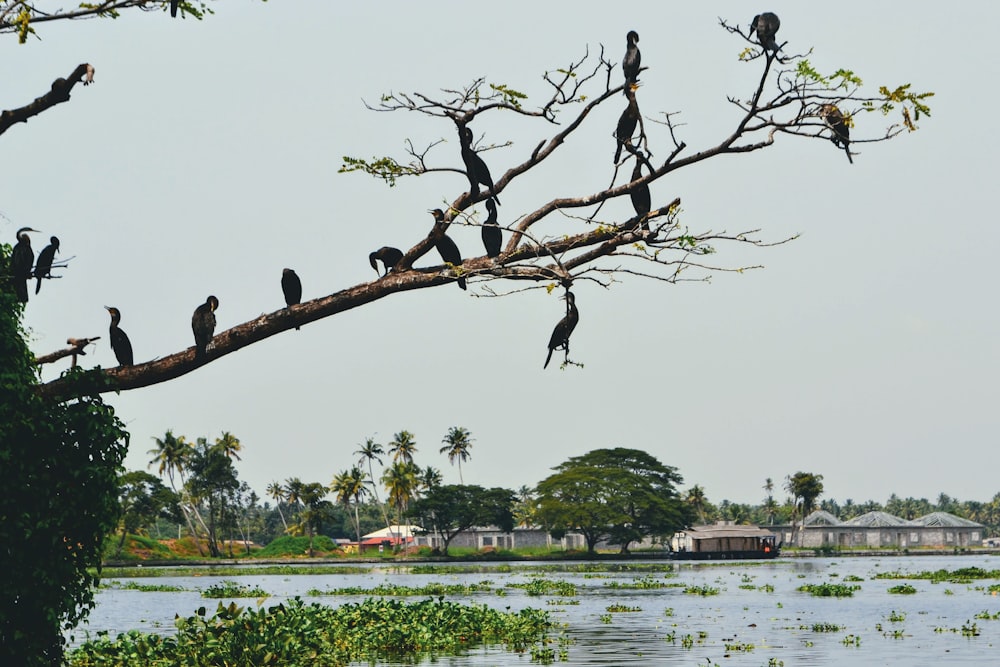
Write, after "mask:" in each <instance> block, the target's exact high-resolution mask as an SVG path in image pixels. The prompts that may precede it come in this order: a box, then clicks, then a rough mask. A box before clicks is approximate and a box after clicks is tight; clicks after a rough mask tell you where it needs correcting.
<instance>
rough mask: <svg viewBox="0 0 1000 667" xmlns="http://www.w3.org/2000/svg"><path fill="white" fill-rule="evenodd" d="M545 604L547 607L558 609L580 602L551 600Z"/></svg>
mask: <svg viewBox="0 0 1000 667" xmlns="http://www.w3.org/2000/svg"><path fill="white" fill-rule="evenodd" d="M545 604H548V605H558V606H560V607H566V606H573V605H578V604H580V601H579V600H559V599H552V600H546V601H545Z"/></svg>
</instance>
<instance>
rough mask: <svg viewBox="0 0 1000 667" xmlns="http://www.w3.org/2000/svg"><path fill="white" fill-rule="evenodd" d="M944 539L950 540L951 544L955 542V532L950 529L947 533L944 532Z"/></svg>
mask: <svg viewBox="0 0 1000 667" xmlns="http://www.w3.org/2000/svg"><path fill="white" fill-rule="evenodd" d="M944 541H945V542H948V543H949V544H950V543H952V542H954V541H955V533H953V532H951V531H950V530H949V531H948V532H947V533H945V534H944Z"/></svg>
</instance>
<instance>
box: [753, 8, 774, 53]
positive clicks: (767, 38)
mask: <svg viewBox="0 0 1000 667" xmlns="http://www.w3.org/2000/svg"><path fill="white" fill-rule="evenodd" d="M780 27H781V21H779V20H778V16H777V14H772V13H771V12H764V13H763V14H758V15H757V16H755V17H753V21H751V22H750V32H749V33H747V34H748V35H753V34H754V32H755V31H756V33H757V39H759V40H760V45H761V46H762V47H764V50H765V51H774V52H777V51H778V43H777V42H776V41H774V36H775V34H777V32H778V28H780Z"/></svg>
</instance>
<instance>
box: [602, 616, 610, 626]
mask: <svg viewBox="0 0 1000 667" xmlns="http://www.w3.org/2000/svg"><path fill="white" fill-rule="evenodd" d="M600 619H601V623H604V624H605V625H611V614H601V616H600Z"/></svg>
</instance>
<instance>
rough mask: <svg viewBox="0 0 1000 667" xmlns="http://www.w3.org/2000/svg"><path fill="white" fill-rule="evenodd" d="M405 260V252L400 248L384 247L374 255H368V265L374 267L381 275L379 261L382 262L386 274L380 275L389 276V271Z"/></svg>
mask: <svg viewBox="0 0 1000 667" xmlns="http://www.w3.org/2000/svg"><path fill="white" fill-rule="evenodd" d="M401 259H403V251H402V250H400V249H399V248H393V247H392V246H387V245H384V246H382V247H381V248H379V249H378V250H376V251H375V252H373V253H369V254H368V263H369V264H371V265H372V268H373V269H375V273H379V270H378V264H377V263H376V262H377V261H381V262H382V266H383V267H384V268H385V273H384V274H382V273H380V274H379V275H386V276H387V275H389V271H391V270H392V269H395V268H396V265H397V264H399V260H401Z"/></svg>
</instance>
